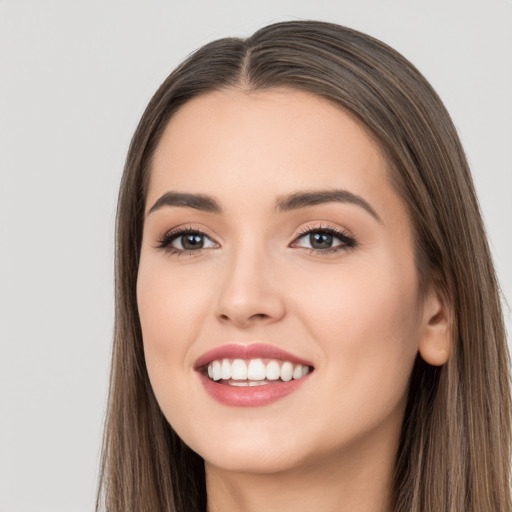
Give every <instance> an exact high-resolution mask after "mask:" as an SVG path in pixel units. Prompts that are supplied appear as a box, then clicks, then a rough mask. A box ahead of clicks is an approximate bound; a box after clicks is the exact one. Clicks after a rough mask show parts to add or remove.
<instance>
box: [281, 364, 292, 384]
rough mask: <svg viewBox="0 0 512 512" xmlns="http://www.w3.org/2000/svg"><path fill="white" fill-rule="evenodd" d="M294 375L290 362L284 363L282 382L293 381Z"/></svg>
mask: <svg viewBox="0 0 512 512" xmlns="http://www.w3.org/2000/svg"><path fill="white" fill-rule="evenodd" d="M292 375H293V364H292V363H290V361H286V362H284V363H283V366H281V380H284V381H285V382H288V381H289V380H292Z"/></svg>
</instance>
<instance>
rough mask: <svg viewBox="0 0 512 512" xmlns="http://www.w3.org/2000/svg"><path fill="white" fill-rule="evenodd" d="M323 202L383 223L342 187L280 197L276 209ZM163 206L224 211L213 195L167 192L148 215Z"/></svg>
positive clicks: (373, 212) (283, 209)
mask: <svg viewBox="0 0 512 512" xmlns="http://www.w3.org/2000/svg"><path fill="white" fill-rule="evenodd" d="M323 203H348V204H354V205H356V206H359V207H361V208H363V209H364V210H366V211H367V212H368V213H369V214H370V215H371V216H372V217H373V218H374V219H375V220H377V221H378V222H380V223H382V219H381V218H380V217H379V215H378V214H377V212H376V211H375V210H374V209H373V208H372V207H371V206H370V204H369V203H368V202H367V201H365V200H364V199H363V198H362V197H360V196H358V195H356V194H353V193H352V192H349V191H348V190H342V189H329V190H306V191H299V192H294V193H293V194H290V195H286V196H280V197H278V199H277V201H276V203H275V206H274V211H278V212H288V211H292V210H299V209H301V208H307V207H308V206H314V205H317V204H323ZM163 206H181V207H184V208H194V209H195V210H200V211H204V212H209V213H217V214H221V213H222V207H221V206H220V204H219V202H218V201H217V200H215V199H214V198H213V197H211V196H208V195H205V194H192V193H188V192H166V193H165V194H164V195H163V196H161V197H160V198H159V199H158V200H157V201H156V202H155V204H154V205H153V206H152V207H151V208H150V210H149V211H148V213H147V214H148V215H149V214H150V213H152V212H154V211H156V210H159V209H160V208H162V207H163Z"/></svg>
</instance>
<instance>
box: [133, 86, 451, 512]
mask: <svg viewBox="0 0 512 512" xmlns="http://www.w3.org/2000/svg"><path fill="white" fill-rule="evenodd" d="M333 188H336V189H344V190H347V191H349V192H351V193H352V194H355V195H357V196H359V197H361V198H363V199H364V200H365V201H366V202H367V203H369V205H371V208H373V210H374V211H375V212H376V214H377V215H378V217H379V218H378V219H377V218H375V217H374V216H373V215H371V214H370V213H369V212H368V211H367V210H366V209H364V208H362V207H361V206H360V205H357V204H351V203H339V202H327V203H322V204H317V205H314V206H308V207H306V208H301V209H297V210H291V211H286V212H277V211H275V210H274V203H275V202H276V200H277V199H278V198H280V197H282V196H284V195H287V194H290V193H294V192H297V191H303V190H325V189H333ZM169 191H178V192H192V193H201V194H208V195H210V196H213V197H214V198H215V199H216V201H217V202H218V203H219V204H220V205H221V207H222V210H223V213H221V214H219V213H213V212H204V211H200V210H196V209H193V208H190V207H182V206H164V207H161V208H158V209H156V210H155V211H152V212H149V210H150V209H151V207H152V206H153V205H154V204H155V202H156V201H157V200H158V199H159V198H160V197H161V196H162V195H163V194H165V193H167V192H169ZM326 225H328V226H332V227H335V228H337V229H340V230H342V231H343V232H345V233H346V234H348V235H349V236H350V237H353V238H354V239H355V240H356V241H357V243H356V246H355V247H353V248H347V247H342V249H341V250H339V251H337V252H331V253H325V252H323V253H322V252H320V251H317V252H312V251H311V245H310V242H309V236H308V235H305V236H302V237H301V238H298V235H299V233H300V232H301V230H304V229H313V228H317V229H318V228H320V227H325V226H326ZM176 227H192V228H194V229H196V230H198V231H201V232H203V233H205V235H206V238H205V239H203V240H204V241H205V244H206V246H205V248H203V249H201V250H196V252H195V253H193V254H181V255H179V256H177V255H176V254H169V253H168V252H166V251H165V250H163V249H162V248H158V245H159V241H160V240H161V238H162V236H163V235H164V234H165V233H166V232H168V231H169V230H171V229H173V228H176ZM174 245H175V246H176V247H180V246H179V239H178V240H177V241H175V242H174ZM333 245H334V246H339V245H340V240H338V239H336V238H335V239H333ZM412 247H413V240H412V230H411V225H410V220H409V217H408V214H407V211H406V210H405V207H404V205H403V203H402V201H401V200H400V198H399V197H398V196H397V194H396V193H395V191H394V190H393V188H392V186H391V185H390V182H389V180H388V170H387V165H386V161H385V159H384V158H383V156H382V153H381V151H380V149H379V147H378V145H377V144H376V143H375V142H374V141H373V140H372V138H371V137H370V136H369V135H368V133H367V132H366V131H365V130H364V128H363V127H362V126H361V125H360V124H359V123H358V122H356V121H355V120H354V119H353V118H352V117H350V116H349V115H348V114H347V113H345V112H344V111H343V110H341V109H340V108H338V107H336V106H334V105H333V104H332V103H330V102H328V101H327V100H325V99H322V98H319V97H316V96H314V95H311V94H308V93H305V92H298V91H293V90H289V89H272V90H266V91H264V92H261V91H259V92H248V91H244V90H239V89H229V90H223V91H217V92H213V93H208V94H206V95H203V96H200V97H198V98H195V99H193V100H191V101H189V102H188V103H187V104H185V105H184V106H183V107H182V108H181V109H180V110H179V111H178V112H177V113H176V114H175V115H174V116H173V118H172V119H171V121H170V122H169V124H168V126H167V128H166V130H165V132H164V134H163V137H162V139H161V141H160V143H159V146H158V148H157V151H156V153H155V157H154V160H153V164H152V169H151V178H150V183H149V188H148V194H147V201H146V217H145V220H144V234H143V242H142V251H141V261H140V268H139V275H138V281H137V299H138V307H139V313H140V320H141V325H142V332H143V340H144V350H145V356H146V363H147V368H148V372H149V376H150V380H151V384H152V386H153V389H154V392H155V395H156V397H157V400H158V402H159V404H160V407H161V408H162V411H163V413H164V414H165V416H166V418H167V420H168V421H169V422H170V424H171V425H172V426H173V428H174V429H175V430H176V432H177V433H178V434H179V435H180V437H181V438H182V439H183V440H184V441H185V443H187V444H188V445H189V446H190V447H191V448H192V449H193V450H195V451H196V452H197V453H199V454H200V455H201V456H202V457H203V458H204V460H205V468H206V476H207V491H208V510H209V511H210V512H215V511H223V512H229V511H246V512H252V511H256V510H266V511H280V512H282V511H287V510H289V511H295V512H297V511H299V512H300V511H304V512H305V511H311V510H322V511H326V512H329V511H333V512H334V511H336V512H344V511H347V512H348V511H350V512H358V511H361V512H363V511H365V512H366V511H372V512H374V511H379V512H385V511H391V509H392V503H391V493H390V489H391V482H392V471H393V461H394V455H395V450H396V447H397V443H398V438H399V434H400V428H401V424H402V420H403V414H404V408H405V403H406V394H407V388H408V381H409V377H410V374H411V370H412V367H413V363H414V360H415V358H416V355H417V353H418V351H420V353H421V355H422V356H423V357H424V359H426V360H427V362H430V363H431V364H443V363H444V362H445V361H446V358H447V357H448V334H447V333H448V328H447V326H448V320H447V314H446V312H445V310H446V308H445V306H444V304H443V301H442V300H441V298H440V297H439V296H438V294H436V293H435V292H429V293H428V294H427V296H426V297H421V296H420V293H419V288H418V276H417V272H416V268H415V264H414V254H413V249H412ZM232 342H237V343H244V344H250V343H253V342H264V343H268V344H271V345H274V346H277V347H279V348H282V349H284V350H287V351H289V352H292V353H293V354H295V355H297V356H299V357H302V358H304V359H306V360H308V361H311V362H312V363H313V365H314V371H313V373H312V374H311V375H309V376H308V380H307V381H306V382H305V383H304V384H303V385H302V386H301V387H300V389H299V390H298V391H296V392H294V393H292V394H291V395H288V396H286V397H284V398H282V399H280V400H278V401H277V402H274V403H271V404H269V405H265V406H262V407H245V408H242V407H231V406H226V405H222V404H219V403H218V402H216V401H214V400H213V399H212V398H211V397H210V396H209V395H208V394H207V393H206V392H205V390H204V388H203V386H202V385H201V383H200V381H199V379H198V375H197V372H196V371H195V370H194V363H195V361H196V360H197V359H198V358H199V357H200V356H201V355H203V354H204V353H205V352H207V351H209V350H211V349H213V348H215V347H218V346H220V345H223V344H225V343H232Z"/></svg>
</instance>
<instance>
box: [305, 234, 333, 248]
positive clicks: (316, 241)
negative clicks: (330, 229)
mask: <svg viewBox="0 0 512 512" xmlns="http://www.w3.org/2000/svg"><path fill="white" fill-rule="evenodd" d="M309 242H310V244H311V247H313V248H314V249H329V248H330V247H331V245H332V235H329V234H328V233H312V234H310V235H309Z"/></svg>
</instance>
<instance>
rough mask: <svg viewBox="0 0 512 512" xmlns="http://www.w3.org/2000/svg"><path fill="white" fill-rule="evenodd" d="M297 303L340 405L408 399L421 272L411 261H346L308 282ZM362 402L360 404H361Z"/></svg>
mask: <svg viewBox="0 0 512 512" xmlns="http://www.w3.org/2000/svg"><path fill="white" fill-rule="evenodd" d="M305 284H306V287H307V289H309V290H310V292H311V293H310V295H309V297H307V300H306V298H305V297H304V299H303V300H302V301H301V303H300V304H299V303H297V307H298V308H300V309H301V310H302V312H303V314H302V316H303V318H305V319H306V322H307V325H308V330H309V332H310V333H311V334H312V336H313V337H314V338H315V339H316V341H317V343H318V344H319V348H320V350H321V354H322V365H323V367H324V368H325V370H326V371H325V375H326V377H327V383H328V386H329V387H330V388H332V389H336V390H343V393H340V395H339V396H340V400H339V402H338V403H339V407H340V410H343V409H345V410H346V408H349V409H353V408H354V407H355V408H357V407H360V404H363V403H379V404H380V405H382V406H383V407H387V408H388V409H389V408H390V407H394V406H396V405H397V403H398V402H399V401H400V400H402V399H403V397H404V394H405V392H406V389H407V384H408V380H409V376H410V372H411V370H412V366H413V363H414V360H415V357H416V353H417V350H418V345H419V332H420V330H419V326H420V324H419V319H420V317H419V309H418V307H417V280H416V272H415V269H414V267H413V265H411V264H410V263H407V264H406V266H405V267H404V265H400V264H399V263H398V262H396V261H393V260H392V259H390V261H388V262H386V261H383V262H381V264H379V265H376V264H375V265H364V264H362V265H357V266H349V265H347V266H346V267H342V266H340V268H337V269H336V271H333V269H332V268H331V269H330V272H329V273H328V274H325V276H324V277H323V278H322V277H321V276H319V275H316V276H315V279H311V280H310V282H308V283H305ZM358 404H359V405H358Z"/></svg>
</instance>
